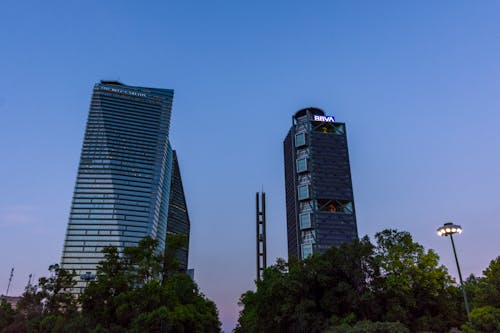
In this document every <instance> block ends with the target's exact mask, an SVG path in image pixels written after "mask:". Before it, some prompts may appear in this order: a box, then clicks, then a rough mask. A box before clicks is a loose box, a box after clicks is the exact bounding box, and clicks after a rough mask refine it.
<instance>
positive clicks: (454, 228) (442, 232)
mask: <svg viewBox="0 0 500 333" xmlns="http://www.w3.org/2000/svg"><path fill="white" fill-rule="evenodd" d="M461 233H462V227H461V226H459V225H456V224H453V223H451V222H448V223H445V224H444V225H443V226H442V227H439V228H438V229H437V234H438V235H439V236H450V239H451V246H452V247H453V254H454V255H455V262H456V263H457V270H458V277H459V278H460V286H461V287H462V294H463V295H464V303H465V312H467V318H468V320H469V321H470V309H469V302H467V293H466V292H465V286H464V281H463V280H462V272H461V271H460V265H459V264H458V257H457V251H456V250H455V242H454V241H453V234H461Z"/></svg>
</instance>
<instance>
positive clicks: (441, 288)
mask: <svg viewBox="0 0 500 333" xmlns="http://www.w3.org/2000/svg"><path fill="white" fill-rule="evenodd" d="M375 238H376V241H377V244H376V247H375V260H376V261H377V264H378V266H379V267H380V270H381V273H382V278H381V279H380V280H378V281H377V283H376V295H377V299H379V300H380V301H381V303H382V308H383V309H384V311H383V313H384V314H383V316H382V318H381V319H382V320H383V321H389V322H392V321H401V322H403V323H405V324H406V325H407V326H408V328H409V329H410V330H411V331H412V332H417V331H439V332H441V331H444V330H445V329H446V327H447V326H450V324H451V325H452V326H459V325H460V324H461V323H462V322H463V321H464V319H465V318H464V317H463V315H462V314H463V312H462V311H461V308H460V306H459V305H458V304H460V303H458V293H457V292H458V289H457V288H456V286H455V284H454V281H453V279H452V278H451V277H450V276H449V275H448V272H447V270H446V268H445V267H444V266H439V256H438V255H437V254H436V253H435V252H434V251H432V250H429V251H427V252H426V251H425V249H424V248H423V246H422V245H420V244H418V243H416V242H414V241H413V239H412V237H411V235H410V234H409V233H408V232H402V231H396V230H384V231H382V232H379V233H377V234H376V235H375ZM443 324H444V325H443Z"/></svg>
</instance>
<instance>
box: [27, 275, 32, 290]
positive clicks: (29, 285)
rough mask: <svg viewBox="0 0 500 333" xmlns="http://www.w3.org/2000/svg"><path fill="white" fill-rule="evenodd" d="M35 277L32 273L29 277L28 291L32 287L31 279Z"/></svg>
mask: <svg viewBox="0 0 500 333" xmlns="http://www.w3.org/2000/svg"><path fill="white" fill-rule="evenodd" d="M32 277H33V274H31V273H30V275H29V276H28V284H27V285H26V290H28V289H29V288H30V287H31V278H32Z"/></svg>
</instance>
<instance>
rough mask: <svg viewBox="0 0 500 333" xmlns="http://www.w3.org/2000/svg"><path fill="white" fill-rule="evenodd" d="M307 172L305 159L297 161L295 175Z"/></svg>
mask: <svg viewBox="0 0 500 333" xmlns="http://www.w3.org/2000/svg"><path fill="white" fill-rule="evenodd" d="M305 171H307V158H299V159H297V173H301V172H305Z"/></svg>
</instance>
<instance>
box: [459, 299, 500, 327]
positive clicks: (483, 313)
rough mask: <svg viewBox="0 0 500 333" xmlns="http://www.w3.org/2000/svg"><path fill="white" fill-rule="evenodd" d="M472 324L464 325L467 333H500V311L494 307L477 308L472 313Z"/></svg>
mask: <svg viewBox="0 0 500 333" xmlns="http://www.w3.org/2000/svg"><path fill="white" fill-rule="evenodd" d="M470 320H471V323H469V322H467V323H465V324H464V325H462V330H463V331H464V332H466V333H490V332H500V309H498V308H495V307H492V306H489V305H488V306H483V307H479V308H475V309H473V310H472V311H471V313H470Z"/></svg>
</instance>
